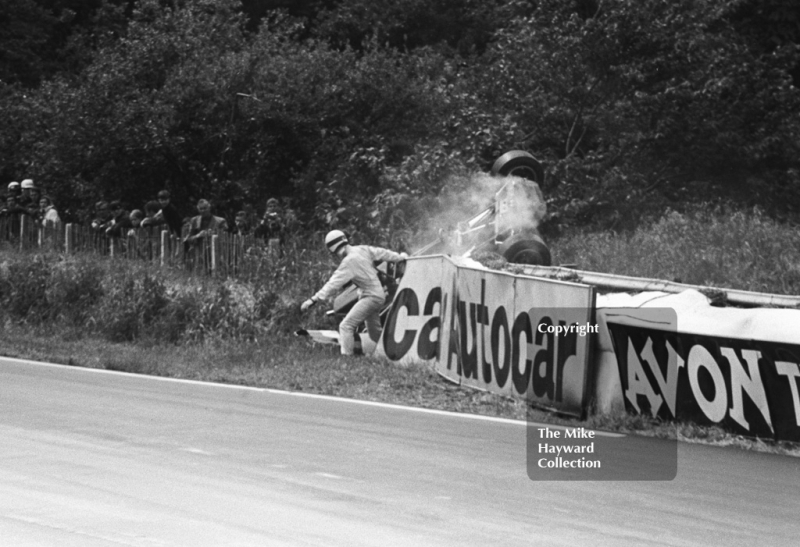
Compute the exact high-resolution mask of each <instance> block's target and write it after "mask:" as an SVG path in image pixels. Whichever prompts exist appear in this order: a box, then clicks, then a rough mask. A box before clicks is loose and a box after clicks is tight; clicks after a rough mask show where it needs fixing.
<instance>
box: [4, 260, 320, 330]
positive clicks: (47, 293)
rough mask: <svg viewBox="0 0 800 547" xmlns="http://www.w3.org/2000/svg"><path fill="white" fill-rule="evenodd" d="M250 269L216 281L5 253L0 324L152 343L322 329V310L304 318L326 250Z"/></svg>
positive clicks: (148, 266) (132, 265)
mask: <svg viewBox="0 0 800 547" xmlns="http://www.w3.org/2000/svg"><path fill="white" fill-rule="evenodd" d="M250 260H251V264H255V265H256V266H257V267H255V268H251V269H249V270H248V274H247V275H243V276H242V277H241V278H238V279H235V278H227V279H219V278H215V277H207V276H202V275H201V276H197V275H191V274H190V273H189V272H186V271H184V270H181V269H179V268H160V267H159V266H158V265H156V264H153V263H150V262H141V261H135V260H125V259H111V258H108V257H99V256H97V255H92V254H82V253H78V254H75V255H70V256H65V255H62V254H55V253H50V254H48V253H44V254H41V253H30V252H27V253H20V252H11V253H4V254H2V255H0V318H2V319H3V320H4V321H13V322H16V323H25V324H29V325H39V326H41V325H45V324H47V325H48V326H49V327H51V328H53V327H61V328H63V329H64V330H65V331H69V332H70V333H72V335H73V336H74V335H81V333H82V335H84V336H97V337H100V338H102V339H105V340H108V341H111V342H135V341H146V342H155V343H162V342H167V343H189V342H199V341H204V340H208V339H212V338H219V339H246V340H257V339H259V338H260V337H264V336H267V335H274V334H281V333H288V332H291V331H293V330H295V329H297V328H298V327H299V326H301V323H302V322H303V321H304V320H305V321H310V322H312V323H314V324H322V325H325V321H324V317H323V316H322V311H323V310H318V309H317V310H314V312H313V313H312V314H311V315H310V316H307V317H305V318H303V317H301V316H300V312H299V303H300V302H301V301H302V300H303V299H305V298H308V297H309V296H310V295H311V294H313V293H314V291H316V290H317V289H318V288H319V286H321V284H322V283H323V282H324V280H325V279H327V277H328V275H329V274H330V272H331V271H332V269H333V267H334V264H333V263H332V262H331V261H330V259H329V258H328V254H327V252H325V251H324V249H319V250H317V249H305V248H300V247H295V248H294V249H292V252H287V253H285V254H284V256H282V257H276V256H272V255H268V254H264V255H263V256H251V257H250ZM330 326H331V327H333V325H330Z"/></svg>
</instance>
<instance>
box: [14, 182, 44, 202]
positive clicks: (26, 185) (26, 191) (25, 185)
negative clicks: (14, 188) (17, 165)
mask: <svg viewBox="0 0 800 547" xmlns="http://www.w3.org/2000/svg"><path fill="white" fill-rule="evenodd" d="M21 186H22V195H20V196H19V200H18V202H19V205H20V206H21V207H24V208H25V209H30V207H31V206H33V207H38V206H39V202H38V201H34V200H33V196H32V195H31V192H32V190H33V188H34V186H33V179H25V180H23V181H22V185H21Z"/></svg>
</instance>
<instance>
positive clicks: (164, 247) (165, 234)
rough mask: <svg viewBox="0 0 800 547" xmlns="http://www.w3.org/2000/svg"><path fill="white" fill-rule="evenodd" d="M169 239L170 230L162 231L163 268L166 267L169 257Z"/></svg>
mask: <svg viewBox="0 0 800 547" xmlns="http://www.w3.org/2000/svg"><path fill="white" fill-rule="evenodd" d="M167 237H169V231H168V230H161V267H162V268H163V267H164V264H165V260H166V256H167Z"/></svg>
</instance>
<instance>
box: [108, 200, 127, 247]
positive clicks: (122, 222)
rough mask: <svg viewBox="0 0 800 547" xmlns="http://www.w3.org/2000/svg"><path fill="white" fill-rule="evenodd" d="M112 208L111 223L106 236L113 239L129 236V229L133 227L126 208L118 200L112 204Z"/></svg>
mask: <svg viewBox="0 0 800 547" xmlns="http://www.w3.org/2000/svg"><path fill="white" fill-rule="evenodd" d="M110 208H111V215H112V216H111V221H110V222H109V223H108V227H107V228H106V234H107V235H108V236H110V237H113V238H120V237H122V236H124V235H127V233H128V229H129V228H130V227H131V217H130V214H129V213H128V211H126V210H125V206H124V205H123V204H122V202H121V201H120V200H118V199H116V200H114V201H112V202H111V204H110Z"/></svg>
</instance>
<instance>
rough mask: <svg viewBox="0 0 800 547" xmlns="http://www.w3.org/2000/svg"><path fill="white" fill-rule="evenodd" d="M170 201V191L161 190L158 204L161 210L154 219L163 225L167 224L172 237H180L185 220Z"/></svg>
mask: <svg viewBox="0 0 800 547" xmlns="http://www.w3.org/2000/svg"><path fill="white" fill-rule="evenodd" d="M170 200H171V197H170V193H169V190H161V191H160V192H159V193H158V204H159V206H160V207H161V209H160V210H159V211H158V213H156V215H155V217H154V219H155V220H156V221H158V222H160V223H161V224H166V225H167V227H168V228H169V231H170V232H171V233H172V235H174V236H176V237H180V236H181V228H182V227H183V219H181V215H180V214H179V213H178V210H177V209H176V208H175V206H174V205H173V204H172V202H171V201H170Z"/></svg>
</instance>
